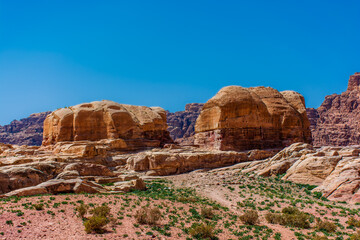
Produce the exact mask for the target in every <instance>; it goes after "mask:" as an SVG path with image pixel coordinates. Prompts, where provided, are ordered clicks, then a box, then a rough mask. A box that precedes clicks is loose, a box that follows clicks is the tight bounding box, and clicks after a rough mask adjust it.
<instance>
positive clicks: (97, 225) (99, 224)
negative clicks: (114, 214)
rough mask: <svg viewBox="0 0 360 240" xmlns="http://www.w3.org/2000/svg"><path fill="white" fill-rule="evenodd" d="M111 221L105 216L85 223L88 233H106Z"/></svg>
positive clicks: (95, 217)
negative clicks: (105, 228)
mask: <svg viewBox="0 0 360 240" xmlns="http://www.w3.org/2000/svg"><path fill="white" fill-rule="evenodd" d="M109 222H110V220H109V219H108V218H106V217H103V216H92V217H90V218H89V219H88V220H86V221H85V222H84V226H85V231H86V233H92V232H95V233H104V232H105V230H104V227H105V226H106V224H108V223H109Z"/></svg>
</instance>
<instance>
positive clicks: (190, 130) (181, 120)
mask: <svg viewBox="0 0 360 240" xmlns="http://www.w3.org/2000/svg"><path fill="white" fill-rule="evenodd" d="M203 105H204V104H202V103H189V104H186V105H185V111H179V112H174V113H171V112H167V124H168V131H169V132H170V136H171V138H172V139H173V140H174V141H175V142H177V143H179V144H180V145H193V144H194V137H193V136H194V134H195V122H196V119H197V118H198V116H199V114H200V111H201V108H202V107H203Z"/></svg>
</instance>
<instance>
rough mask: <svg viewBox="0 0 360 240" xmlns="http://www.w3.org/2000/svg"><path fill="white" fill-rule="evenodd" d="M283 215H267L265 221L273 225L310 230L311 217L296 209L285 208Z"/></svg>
mask: <svg viewBox="0 0 360 240" xmlns="http://www.w3.org/2000/svg"><path fill="white" fill-rule="evenodd" d="M281 212H282V213H281V214H280V213H267V214H266V215H265V219H266V220H267V221H268V222H269V223H272V224H280V225H283V226H289V227H298V228H310V222H309V218H310V216H309V215H308V214H306V213H304V212H301V211H300V210H299V209H297V208H295V207H286V208H283V209H282V211H281Z"/></svg>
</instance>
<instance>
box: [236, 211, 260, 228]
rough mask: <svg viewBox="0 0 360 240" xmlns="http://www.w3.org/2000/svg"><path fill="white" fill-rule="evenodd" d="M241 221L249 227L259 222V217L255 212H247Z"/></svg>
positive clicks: (241, 217)
mask: <svg viewBox="0 0 360 240" xmlns="http://www.w3.org/2000/svg"><path fill="white" fill-rule="evenodd" d="M240 220H241V221H242V222H243V223H245V224H247V225H255V224H256V223H257V222H258V221H259V215H258V213H257V211H255V210H250V211H246V212H245V213H244V214H243V215H241V216H240Z"/></svg>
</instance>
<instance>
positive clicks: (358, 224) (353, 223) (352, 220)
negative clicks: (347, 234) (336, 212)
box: [346, 217, 360, 227]
mask: <svg viewBox="0 0 360 240" xmlns="http://www.w3.org/2000/svg"><path fill="white" fill-rule="evenodd" d="M346 223H347V224H349V226H353V227H360V220H356V219H355V218H354V217H350V218H349V220H348V221H347V222H346Z"/></svg>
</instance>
